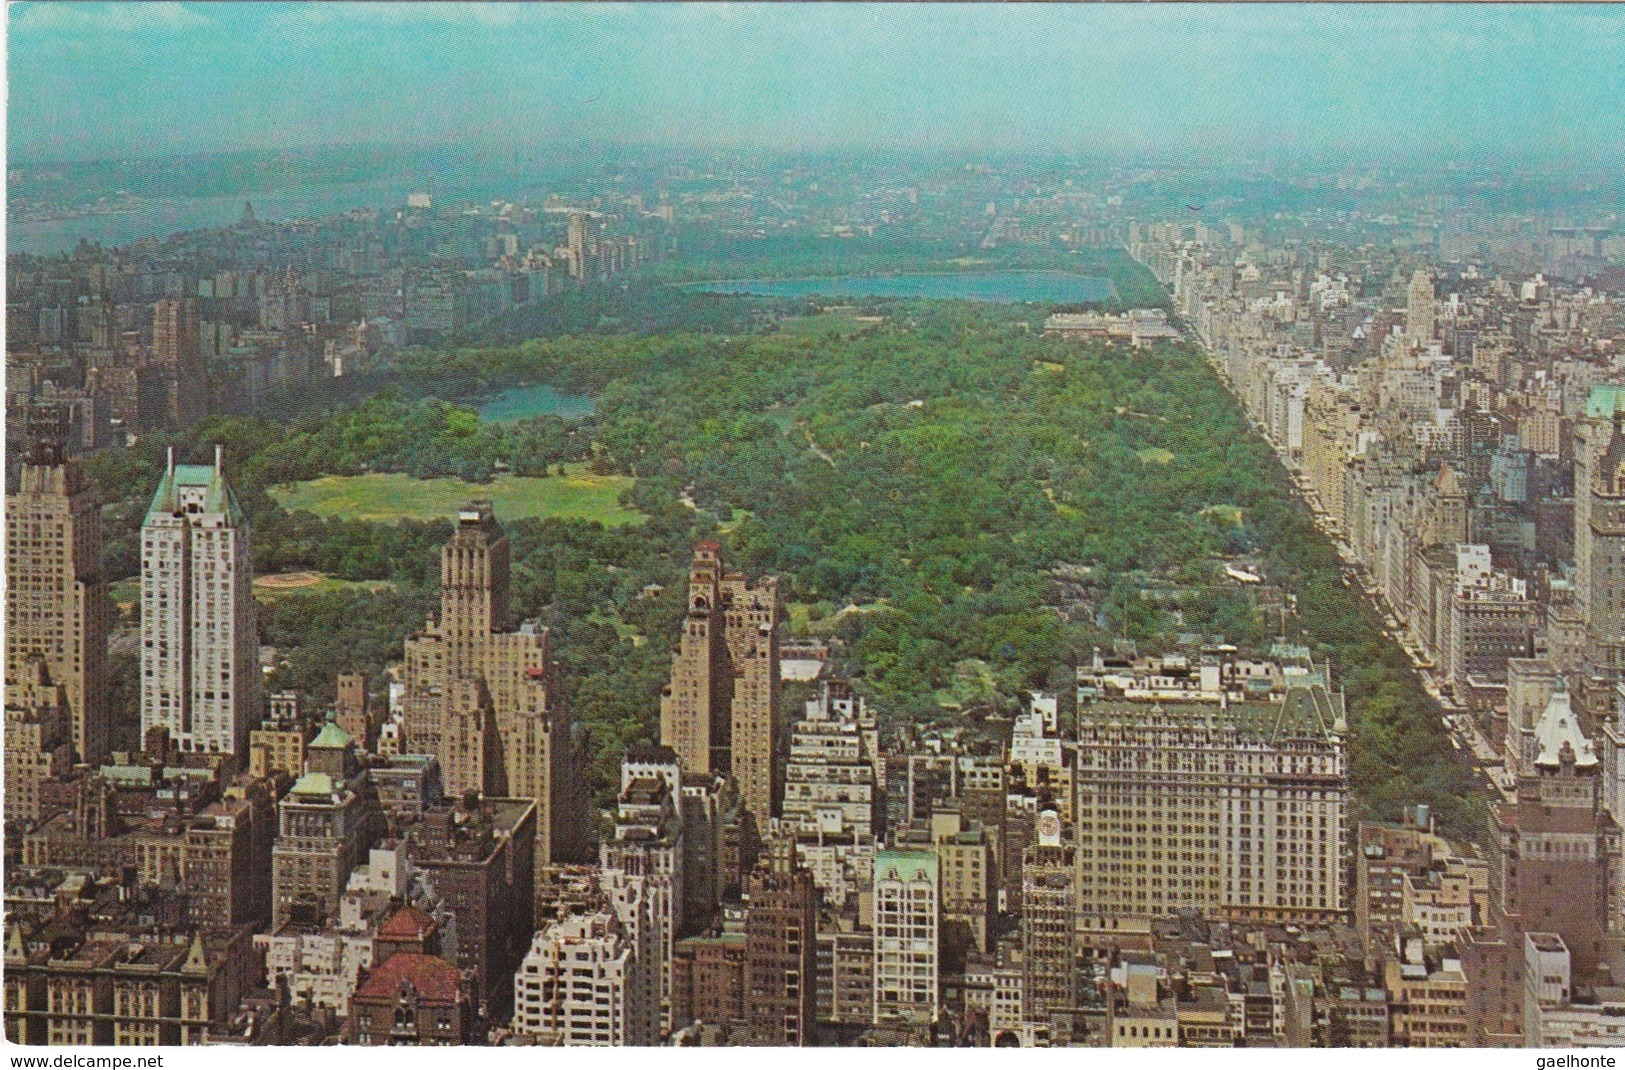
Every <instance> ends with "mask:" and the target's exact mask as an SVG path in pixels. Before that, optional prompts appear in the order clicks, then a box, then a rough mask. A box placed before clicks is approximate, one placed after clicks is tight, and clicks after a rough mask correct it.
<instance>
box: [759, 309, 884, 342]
mask: <svg viewBox="0 0 1625 1070" xmlns="http://www.w3.org/2000/svg"><path fill="white" fill-rule="evenodd" d="M868 326H870V324H867V323H859V322H858V317H857V313H855V312H845V311H841V312H819V313H816V314H815V315H811V316H785V317H784V318H783V319H781V320H779V333H781V334H788V335H797V336H801V337H806V338H827V337H829V336H830V335H851V334H857V333H858V332H859V331H861V330H863V329H864V328H866V327H868Z"/></svg>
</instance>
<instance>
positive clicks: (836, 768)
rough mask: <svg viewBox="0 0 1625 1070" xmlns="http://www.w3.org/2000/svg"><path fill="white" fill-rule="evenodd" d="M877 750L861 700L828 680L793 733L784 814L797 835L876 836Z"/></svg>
mask: <svg viewBox="0 0 1625 1070" xmlns="http://www.w3.org/2000/svg"><path fill="white" fill-rule="evenodd" d="M876 751H877V746H876V731H875V720H874V716H873V715H872V714H870V713H868V712H867V709H866V707H865V704H864V701H863V699H862V697H860V696H855V695H852V693H851V689H850V688H849V687H848V686H847V685H845V684H843V683H840V682H837V681H825V682H824V684H823V687H822V689H821V693H820V695H819V696H818V697H817V698H812V699H808V700H807V715H806V717H805V718H803V719H802V720H800V721H797V722H796V723H795V725H794V727H793V728H792V729H791V732H790V755H789V761H788V762H787V763H786V765H785V772H784V800H783V811H784V819H785V821H787V822H789V823H791V824H792V825H793V827H794V828H795V831H796V833H797V835H798V836H807V837H811V838H814V839H821V838H822V837H826V836H843V835H844V836H850V837H854V838H856V839H858V840H862V839H865V838H868V837H870V836H872V835H873V834H874V820H875V812H874V810H875V794H876V793H875V763H876V759H877V757H878V755H877V753H876Z"/></svg>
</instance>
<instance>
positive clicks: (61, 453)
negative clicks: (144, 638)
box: [5, 408, 109, 762]
mask: <svg viewBox="0 0 1625 1070" xmlns="http://www.w3.org/2000/svg"><path fill="white" fill-rule="evenodd" d="M66 436H67V413H66V412H65V411H63V410H62V409H60V408H41V409H36V410H34V417H33V422H32V424H31V426H30V428H29V441H30V442H31V443H32V449H31V450H30V452H29V454H28V456H27V458H26V459H25V460H24V462H23V466H22V473H21V481H20V485H19V487H18V490H17V493H15V494H13V495H10V496H9V498H8V499H7V501H6V577H7V581H8V584H9V589H8V590H7V592H6V676H5V681H6V693H7V696H8V703H9V701H10V696H11V695H12V694H13V693H14V690H15V689H21V688H23V687H24V686H26V685H30V684H37V683H39V674H38V672H37V671H36V670H35V669H33V668H31V666H30V663H31V662H39V663H41V664H42V665H43V667H44V671H45V675H46V680H47V683H48V684H50V685H55V686H60V687H61V688H62V689H63V692H64V694H65V697H66V700H67V704H68V720H69V734H70V741H71V742H72V744H73V749H74V751H75V753H77V754H78V756H79V757H80V758H81V759H82V760H84V761H90V762H96V761H100V760H101V758H102V757H103V755H105V754H106V751H107V746H108V739H107V736H108V724H107V721H108V710H107V706H106V701H107V698H106V696H107V626H108V616H109V612H108V602H107V587H106V583H105V581H104V579H103V577H102V571H101V519H100V514H99V512H98V510H97V503H96V499H95V493H94V490H93V489H92V487H91V485H90V481H89V480H88V479H86V478H85V475H84V472H83V470H82V469H81V467H80V464H79V461H78V459H77V458H70V457H68V456H67V455H66V450H65V447H64V440H65V438H66Z"/></svg>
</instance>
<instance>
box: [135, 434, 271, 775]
mask: <svg viewBox="0 0 1625 1070" xmlns="http://www.w3.org/2000/svg"><path fill="white" fill-rule="evenodd" d="M253 583H254V554H253V550H252V547H251V545H250V542H249V529H248V517H247V516H246V515H244V513H243V510H242V507H241V506H239V505H238V504H237V496H236V495H235V494H233V493H232V490H231V487H230V485H229V484H227V482H226V476H225V464H224V460H223V457H222V451H221V449H220V447H218V446H216V447H215V452H214V464H213V465H212V466H211V465H201V464H180V465H178V464H176V463H175V454H174V451H173V450H171V451H170V454H169V465H168V467H167V469H166V470H165V472H164V478H163V479H162V481H160V482H159V484H158V490H157V493H155V494H154V495H153V497H152V505H151V506H150V507H148V509H147V517H146V520H145V521H144V522H143V523H142V525H141V734H142V738H145V737H146V734H147V733H148V732H149V731H151V730H152V729H154V728H163V729H165V730H167V731H168V733H169V738H170V741H171V743H172V744H173V745H175V746H177V747H179V748H180V749H181V750H183V751H206V752H211V753H233V754H237V755H246V754H247V747H248V734H249V732H250V731H251V730H252V729H253V727H254V726H255V725H257V724H258V723H259V722H260V715H261V713H262V712H263V708H262V706H261V698H260V665H259V660H260V658H259V638H258V634H257V632H256V630H255V624H254V595H253Z"/></svg>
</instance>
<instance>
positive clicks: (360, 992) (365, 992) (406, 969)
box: [355, 951, 463, 1007]
mask: <svg viewBox="0 0 1625 1070" xmlns="http://www.w3.org/2000/svg"><path fill="white" fill-rule="evenodd" d="M407 986H411V989H412V990H413V991H414V992H416V993H417V999H418V1003H419V1004H420V1005H422V1004H430V1005H439V1006H446V1007H450V1006H455V1005H456V1004H458V1003H460V1002H462V998H463V990H462V971H460V970H459V969H458V968H457V967H456V966H453V965H452V964H451V963H449V962H447V961H446V960H445V959H443V958H438V957H436V956H434V955H419V954H417V953H415V952H411V951H401V952H398V953H396V954H394V955H391V956H390V957H389V958H388V960H386V961H385V962H384V963H383V964H382V965H380V966H378V967H376V968H375V969H374V970H373V971H372V973H371V975H370V976H368V977H367V979H366V980H365V981H364V982H362V984H361V985H360V987H358V988H357V989H356V992H355V999H357V1000H360V1001H362V1002H372V1003H384V1002H390V1003H393V1002H394V1001H395V1000H396V999H398V998H399V997H400V995H401V992H402V990H403V989H404V988H406V987H407Z"/></svg>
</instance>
